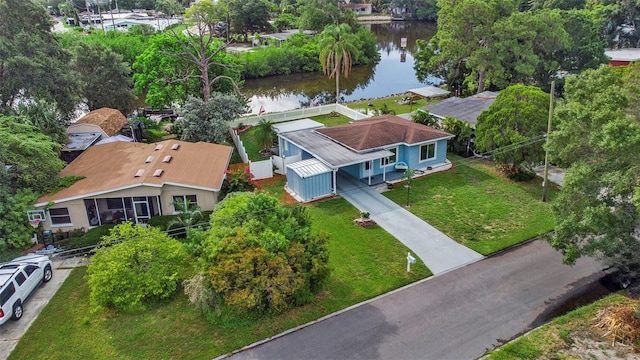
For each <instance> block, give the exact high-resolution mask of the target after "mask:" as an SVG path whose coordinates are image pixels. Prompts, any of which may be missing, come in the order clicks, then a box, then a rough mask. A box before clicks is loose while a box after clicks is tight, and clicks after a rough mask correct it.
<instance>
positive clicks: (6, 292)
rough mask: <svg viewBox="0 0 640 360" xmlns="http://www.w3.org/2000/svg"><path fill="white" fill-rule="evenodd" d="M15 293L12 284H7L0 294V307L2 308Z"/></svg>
mask: <svg viewBox="0 0 640 360" xmlns="http://www.w3.org/2000/svg"><path fill="white" fill-rule="evenodd" d="M15 292H16V288H15V286H13V282H9V285H7V286H6V287H5V288H4V289H3V290H2V292H0V306H4V304H5V303H6V302H7V301H8V300H9V299H10V298H11V296H12V295H13V294H14V293H15Z"/></svg>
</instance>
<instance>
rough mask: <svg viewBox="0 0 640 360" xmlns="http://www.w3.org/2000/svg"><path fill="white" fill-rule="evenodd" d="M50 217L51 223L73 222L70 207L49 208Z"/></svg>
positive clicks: (64, 223)
mask: <svg viewBox="0 0 640 360" xmlns="http://www.w3.org/2000/svg"><path fill="white" fill-rule="evenodd" d="M49 218H50V219H51V225H66V224H71V216H69V209H67V208H54V209H49Z"/></svg>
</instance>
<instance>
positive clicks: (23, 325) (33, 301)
mask: <svg viewBox="0 0 640 360" xmlns="http://www.w3.org/2000/svg"><path fill="white" fill-rule="evenodd" d="M86 264H87V260H86V258H73V259H68V260H65V261H54V262H53V278H51V281H49V282H48V283H46V284H42V285H41V286H40V288H39V289H38V290H36V292H35V293H34V294H33V295H32V296H31V298H29V300H28V301H27V302H26V303H25V304H24V314H23V315H22V318H21V319H20V320H18V321H13V320H9V321H8V322H6V323H4V325H0V360H5V359H7V358H8V357H9V354H11V351H13V349H14V348H15V347H16V344H18V341H20V338H21V337H22V335H24V334H25V333H26V332H27V330H29V327H30V326H31V324H33V322H34V321H35V319H36V318H37V317H38V314H40V311H42V309H43V308H44V307H45V306H46V305H47V304H48V303H49V299H51V298H52V297H53V295H54V294H55V293H56V291H58V289H59V288H60V286H61V285H62V283H64V281H65V280H66V279H67V277H68V276H69V274H70V273H71V270H72V269H73V268H74V267H76V266H83V265H86ZM38 346H43V344H38Z"/></svg>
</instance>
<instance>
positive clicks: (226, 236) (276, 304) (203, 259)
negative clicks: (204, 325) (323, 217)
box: [200, 192, 329, 313]
mask: <svg viewBox="0 0 640 360" xmlns="http://www.w3.org/2000/svg"><path fill="white" fill-rule="evenodd" d="M200 240H201V241H202V244H201V248H200V249H201V256H200V263H201V264H202V266H203V267H202V269H201V270H202V272H203V273H204V274H205V276H206V278H207V280H208V283H209V284H210V286H211V288H212V290H213V295H212V297H211V298H210V300H211V302H212V303H216V306H217V307H218V309H221V308H224V307H225V306H228V307H230V308H233V309H235V311H239V312H246V313H250V312H257V313H260V312H279V311H282V310H284V309H287V308H289V307H291V306H294V305H299V304H304V303H307V302H309V301H311V300H312V299H313V297H314V296H313V294H315V293H316V292H318V291H319V290H320V289H321V287H322V285H323V284H324V282H325V280H326V279H327V278H328V276H329V266H328V252H327V249H326V245H325V244H326V236H325V235H315V234H312V233H311V220H310V217H309V215H308V214H307V212H306V209H305V208H303V207H300V206H296V207H285V206H282V205H280V204H279V203H278V200H277V199H276V198H274V197H272V196H270V195H268V194H264V193H249V192H243V193H240V192H236V193H232V194H229V196H227V198H225V199H224V200H223V201H222V202H220V203H219V204H218V206H217V207H216V210H215V211H214V213H213V214H212V215H211V228H210V229H209V230H207V233H206V236H205V237H201V238H200Z"/></svg>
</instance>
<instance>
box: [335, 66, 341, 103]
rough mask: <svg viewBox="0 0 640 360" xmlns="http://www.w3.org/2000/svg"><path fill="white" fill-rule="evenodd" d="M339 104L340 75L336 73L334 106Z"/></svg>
mask: <svg viewBox="0 0 640 360" xmlns="http://www.w3.org/2000/svg"><path fill="white" fill-rule="evenodd" d="M339 102H340V73H336V104H338V103H339Z"/></svg>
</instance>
